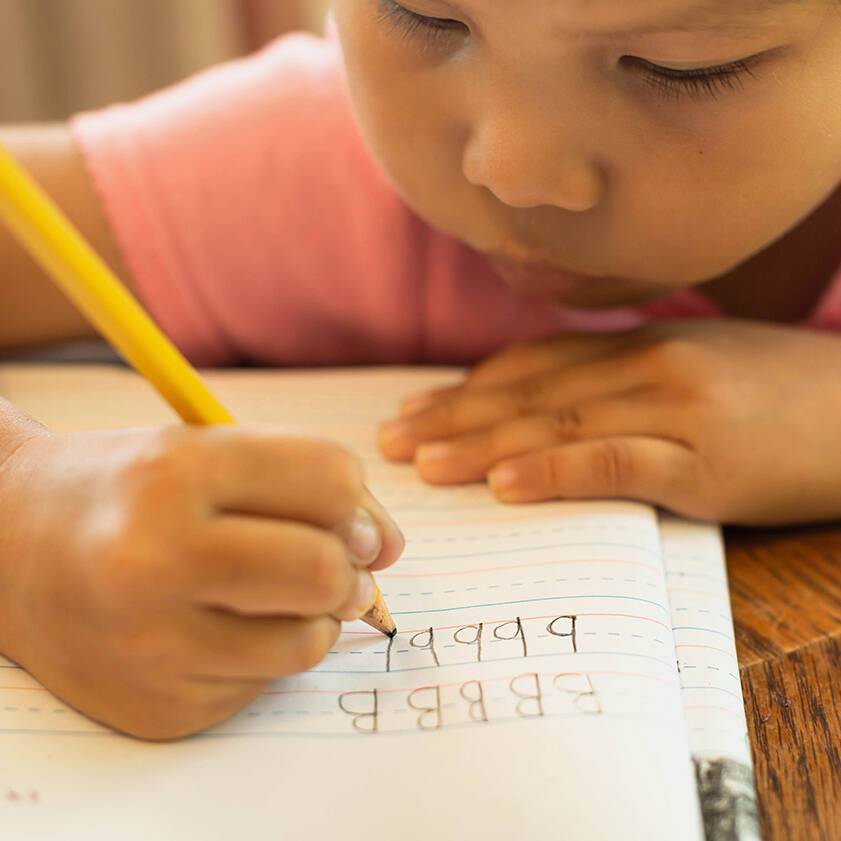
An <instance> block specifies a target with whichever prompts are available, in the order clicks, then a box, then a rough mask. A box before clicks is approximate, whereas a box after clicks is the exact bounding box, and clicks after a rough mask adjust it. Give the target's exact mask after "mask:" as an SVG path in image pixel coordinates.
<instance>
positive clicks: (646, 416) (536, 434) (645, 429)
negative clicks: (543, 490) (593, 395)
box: [415, 394, 674, 484]
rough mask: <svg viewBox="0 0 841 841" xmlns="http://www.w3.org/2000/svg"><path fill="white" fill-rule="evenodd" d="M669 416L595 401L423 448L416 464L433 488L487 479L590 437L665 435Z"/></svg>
mask: <svg viewBox="0 0 841 841" xmlns="http://www.w3.org/2000/svg"><path fill="white" fill-rule="evenodd" d="M670 415H671V412H670V411H667V410H664V407H663V406H661V405H659V404H658V403H655V402H654V401H653V400H651V399H649V398H646V397H644V396H641V395H639V396H638V395H636V394H631V395H628V396H627V397H624V398H610V399H607V400H594V401H592V402H590V403H584V404H581V405H580V406H570V407H569V408H567V409H559V410H558V411H556V412H550V413H545V414H540V415H529V416H528V417H524V418H515V419H514V420H509V421H503V422H502V423H499V424H496V425H495V426H492V427H490V428H489V429H484V430H481V431H479V432H474V433H468V434H466V435H461V436H459V437H457V438H452V439H450V440H448V441H434V442H432V443H428V444H421V445H420V446H419V447H418V449H417V451H416V453H415V464H416V466H417V468H418V472H419V473H420V475H421V477H422V478H423V479H424V480H425V481H427V482H431V483H434V484H456V483H461V482H476V481H479V480H484V478H485V476H486V475H487V474H488V471H489V470H490V469H491V468H492V467H493V466H494V465H495V464H497V463H498V462H500V461H502V460H504V459H510V458H515V457H517V456H521V455H525V454H526V453H531V452H536V451H540V450H547V449H550V448H552V447H556V446H558V445H561V444H570V443H572V442H575V441H581V440H587V439H591V438H607V437H613V436H622V435H666V434H667V433H668V431H669V430H671V429H673V428H674V427H673V425H672V424H671V423H670Z"/></svg>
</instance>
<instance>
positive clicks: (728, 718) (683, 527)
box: [660, 515, 759, 841]
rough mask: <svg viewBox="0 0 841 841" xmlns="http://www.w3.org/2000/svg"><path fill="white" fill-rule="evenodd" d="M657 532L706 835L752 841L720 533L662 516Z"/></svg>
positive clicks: (746, 746) (746, 748)
mask: <svg viewBox="0 0 841 841" xmlns="http://www.w3.org/2000/svg"><path fill="white" fill-rule="evenodd" d="M660 534H661V540H662V544H663V555H664V560H665V565H666V577H667V581H668V589H669V598H670V602H671V610H672V626H673V631H674V636H675V654H676V657H677V661H678V663H679V664H680V679H681V691H682V694H683V702H684V712H685V716H686V726H687V733H688V736H687V738H688V740H689V747H690V751H691V753H692V757H693V760H694V762H695V765H696V773H697V776H698V782H699V788H700V794H701V801H702V807H703V811H704V816H705V820H706V823H707V836H708V838H710V839H711V841H712V840H713V839H716V838H721V837H724V838H733V839H738V841H754V839H758V838H759V822H758V814H757V805H756V791H755V787H754V781H753V766H752V762H751V754H750V741H749V738H748V729H747V720H746V717H745V707H744V700H743V697H742V685H741V681H740V679H739V665H738V660H737V657H736V640H735V635H734V631H733V616H732V613H731V610H730V593H729V588H728V583H727V567H726V563H725V556H724V546H723V542H722V538H721V531H720V529H719V528H718V527H717V526H713V525H707V524H703V523H691V522H687V521H685V520H681V519H678V518H676V517H673V516H669V515H661V516H660ZM724 825H726V828H725V826H724Z"/></svg>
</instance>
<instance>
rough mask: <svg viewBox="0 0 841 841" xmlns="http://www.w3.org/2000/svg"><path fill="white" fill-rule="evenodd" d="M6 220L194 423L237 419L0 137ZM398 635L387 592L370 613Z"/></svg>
mask: <svg viewBox="0 0 841 841" xmlns="http://www.w3.org/2000/svg"><path fill="white" fill-rule="evenodd" d="M0 219H3V220H4V221H5V222H6V224H7V225H8V226H9V228H10V229H11V231H12V232H13V233H14V234H15V236H16V237H17V238H18V239H19V240H20V242H21V243H22V244H23V246H24V247H25V248H26V249H27V250H28V251H29V253H30V254H31V255H32V256H33V257H34V258H35V260H36V261H37V262H38V263H39V264H40V265H41V266H42V267H43V268H44V269H45V271H46V272H47V273H48V274H49V275H50V276H51V277H52V278H53V280H54V281H55V282H56V283H57V284H58V286H59V287H60V288H61V289H62V290H63V291H64V293H65V294H66V295H67V296H68V297H69V298H70V300H71V301H73V303H74V304H75V305H76V306H77V307H78V308H79V310H80V311H81V312H82V313H83V314H84V315H85V316H86V317H87V318H88V320H89V321H90V322H91V323H92V324H93V325H94V326H95V327H96V328H97V330H99V332H100V333H102V335H103V336H104V337H105V338H106V339H107V340H108V341H109V342H110V344H111V345H112V346H113V347H114V348H115V349H116V350H117V351H118V352H119V353H120V354H121V355H122V356H123V358H124V359H125V360H126V361H127V362H128V363H130V364H131V365H132V366H133V367H134V369H135V370H136V371H137V372H138V373H139V374H141V375H142V376H143V377H145V378H146V379H147V380H148V381H149V382H150V383H151V384H152V385H153V386H154V387H155V388H156V389H157V390H158V391H159V392H160V394H161V396H162V397H163V398H164V399H165V400H166V401H167V403H169V405H170V406H172V408H173V409H175V411H176V412H178V414H179V415H180V416H181V418H182V419H183V420H184V421H185V422H186V423H190V424H197V425H210V424H217V423H230V424H232V423H234V422H235V421H234V419H233V417H232V416H231V414H230V413H229V412H228V410H227V409H226V408H225V407H224V406H223V405H222V404H221V403H220V402H219V401H218V400H217V399H216V398H215V397H214V396H213V394H212V393H211V392H210V390H209V389H208V387H207V386H206V385H205V383H204V381H203V380H202V379H201V377H200V376H199V375H198V372H197V371H196V370H195V368H193V367H192V365H190V363H189V362H188V361H187V360H186V359H185V358H184V357H183V356H182V354H181V353H180V352H179V351H178V349H177V348H176V347H175V346H174V345H173V344H172V342H170V341H169V339H167V337H166V336H164V334H163V333H162V332H161V331H160V329H159V328H158V327H157V325H156V324H155V322H154V321H152V319H151V318H150V317H149V315H148V314H147V313H146V311H145V310H144V309H143V307H141V306H140V304H139V303H138V302H137V300H136V299H135V298H134V297H133V296H132V295H131V293H130V292H129V291H128V290H127V289H126V288H125V286H123V284H122V283H121V282H120V280H119V279H118V278H117V277H116V275H115V274H114V273H113V272H112V271H111V269H109V268H108V266H107V265H106V263H105V261H104V260H103V259H102V258H101V257H100V256H99V255H98V254H97V253H96V252H95V251H94V250H93V248H91V246H90V245H88V243H87V242H86V241H85V239H84V238H83V237H82V235H81V234H80V233H79V231H78V230H77V229H76V228H75V226H74V225H73V224H72V222H71V221H70V220H69V219H68V218H67V217H66V216H65V215H64V213H62V211H61V210H60V209H59V208H58V207H57V206H56V204H55V202H53V201H52V199H51V198H50V197H49V196H48V195H47V194H46V193H45V192H44V190H42V189H41V187H40V186H39V185H38V184H37V183H36V182H35V181H34V179H33V178H31V177H30V175H29V174H28V173H27V172H26V171H25V170H24V169H23V167H21V166H20V164H18V162H17V161H16V160H15V159H14V158H13V157H12V155H11V154H9V152H8V151H7V150H6V149H5V148H4V147H3V146H2V144H0ZM363 618H364V619H365V621H366V622H367V623H368V624H369V625H371V626H372V627H374V628H376V629H377V630H379V631H382V632H383V633H385V634H389V635H390V636H393V635H394V633H395V632H396V629H395V625H394V620H393V619H392V618H391V615H390V613H389V612H388V608H387V607H386V606H385V603H384V602H383V599H382V598H380V597H379V595H378V598H377V602H376V603H375V604H374V606H373V607H372V608H371V610H370V611H368V613H367V614H366V615H365V616H364V617H363Z"/></svg>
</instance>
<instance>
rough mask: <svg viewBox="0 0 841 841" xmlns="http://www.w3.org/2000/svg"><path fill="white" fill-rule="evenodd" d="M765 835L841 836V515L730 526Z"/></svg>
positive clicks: (830, 840) (813, 840) (785, 838)
mask: <svg viewBox="0 0 841 841" xmlns="http://www.w3.org/2000/svg"><path fill="white" fill-rule="evenodd" d="M726 541H727V560H728V567H729V574H730V589H731V599H732V602H733V617H734V621H735V624H736V641H737V646H738V652H739V664H740V669H741V675H742V687H743V690H744V694H745V705H746V709H747V715H748V729H749V731H750V735H751V744H752V746H753V758H754V764H755V768H756V780H757V787H758V791H759V805H760V817H761V821H762V832H763V839H764V841H806V840H807V839H808V841H841V524H837V525H833V526H825V527H824V526H821V527H816V528H808V529H781V530H774V531H752V530H745V529H729V530H727V532H726Z"/></svg>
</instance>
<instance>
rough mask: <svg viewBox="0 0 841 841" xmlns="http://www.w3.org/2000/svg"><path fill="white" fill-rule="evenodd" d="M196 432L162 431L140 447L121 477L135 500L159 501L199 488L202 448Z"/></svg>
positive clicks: (202, 457) (199, 437) (203, 449)
mask: <svg viewBox="0 0 841 841" xmlns="http://www.w3.org/2000/svg"><path fill="white" fill-rule="evenodd" d="M195 432H196V431H195V430H164V431H163V432H162V433H160V434H158V435H155V436H153V437H152V438H151V439H150V440H148V441H147V442H146V443H145V445H144V446H143V447H141V449H140V451H139V452H138V453H137V455H136V456H135V458H134V459H132V461H131V462H130V463H129V464H128V466H127V467H126V470H125V475H124V477H123V478H124V484H125V485H126V486H127V488H128V490H129V491H130V492H131V493H133V494H134V495H135V498H136V499H138V500H144V499H148V500H151V501H155V502H160V501H161V500H163V499H172V497H173V496H174V495H177V494H182V495H183V494H185V493H189V492H190V491H197V490H198V489H199V488H200V487H201V484H202V470H201V468H202V464H203V461H204V458H205V447H204V446H203V443H202V441H201V437H202V436H201V435H197V434H195Z"/></svg>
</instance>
